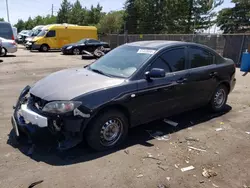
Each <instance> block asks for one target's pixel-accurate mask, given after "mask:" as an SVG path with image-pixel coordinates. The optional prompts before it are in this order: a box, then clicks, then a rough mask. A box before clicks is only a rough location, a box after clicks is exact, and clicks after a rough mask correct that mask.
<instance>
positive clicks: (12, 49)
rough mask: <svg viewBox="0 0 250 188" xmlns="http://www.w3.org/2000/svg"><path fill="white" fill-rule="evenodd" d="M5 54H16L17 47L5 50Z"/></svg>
mask: <svg viewBox="0 0 250 188" xmlns="http://www.w3.org/2000/svg"><path fill="white" fill-rule="evenodd" d="M7 52H8V53H15V52H17V46H12V47H9V48H7Z"/></svg>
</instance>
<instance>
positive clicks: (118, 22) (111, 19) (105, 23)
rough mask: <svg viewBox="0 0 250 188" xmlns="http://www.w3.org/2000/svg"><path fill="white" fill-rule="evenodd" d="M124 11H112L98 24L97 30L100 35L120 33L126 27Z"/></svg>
mask: <svg viewBox="0 0 250 188" xmlns="http://www.w3.org/2000/svg"><path fill="white" fill-rule="evenodd" d="M123 18H124V11H123V10H121V11H112V12H109V13H108V14H106V15H105V16H104V17H103V18H102V19H101V21H100V23H99V24H98V26H97V28H98V31H99V32H100V33H104V34H111V33H119V32H120V31H121V30H122V29H123V25H124V20H123Z"/></svg>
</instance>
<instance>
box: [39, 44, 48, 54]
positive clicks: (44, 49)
mask: <svg viewBox="0 0 250 188" xmlns="http://www.w3.org/2000/svg"><path fill="white" fill-rule="evenodd" d="M40 51H41V52H48V51H49V46H48V45H47V44H43V45H42V46H41V47H40Z"/></svg>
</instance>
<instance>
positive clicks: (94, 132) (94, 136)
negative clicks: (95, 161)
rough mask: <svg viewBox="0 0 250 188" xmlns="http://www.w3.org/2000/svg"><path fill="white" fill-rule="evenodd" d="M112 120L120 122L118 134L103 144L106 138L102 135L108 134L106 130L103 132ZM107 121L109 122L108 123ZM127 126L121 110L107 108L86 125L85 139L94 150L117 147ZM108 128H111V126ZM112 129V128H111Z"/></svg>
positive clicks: (124, 134)
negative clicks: (112, 139) (111, 140)
mask: <svg viewBox="0 0 250 188" xmlns="http://www.w3.org/2000/svg"><path fill="white" fill-rule="evenodd" d="M113 120H114V121H117V122H119V123H120V134H118V135H119V136H118V135H117V138H116V139H115V140H114V141H113V142H111V143H110V144H108V143H107V144H105V142H107V140H105V138H104V137H105V136H107V134H110V133H108V132H106V134H105V129H106V130H107V129H108V127H109V126H112V123H110V122H112V121H113ZM108 123H110V124H109V125H108ZM128 127H129V123H128V119H127V117H126V116H125V115H124V114H123V113H122V112H120V111H118V110H108V111H106V112H103V113H102V114H99V115H97V117H96V118H95V119H94V120H93V122H91V123H90V124H89V125H88V128H87V130H86V131H85V137H86V141H87V143H88V145H89V146H90V147H91V148H93V149H94V150H96V151H105V150H108V149H111V148H114V147H117V146H119V145H120V144H122V143H123V142H124V140H125V139H126V137H127V134H128ZM110 129H112V127H111V128H110ZM112 131H114V130H113V129H112ZM111 134H112V133H111ZM104 135H105V136H104ZM108 136H110V135H108Z"/></svg>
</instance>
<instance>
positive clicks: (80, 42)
mask: <svg viewBox="0 0 250 188" xmlns="http://www.w3.org/2000/svg"><path fill="white" fill-rule="evenodd" d="M85 41H86V39H82V40H80V41H78V42H77V43H78V44H83V43H85Z"/></svg>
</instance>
